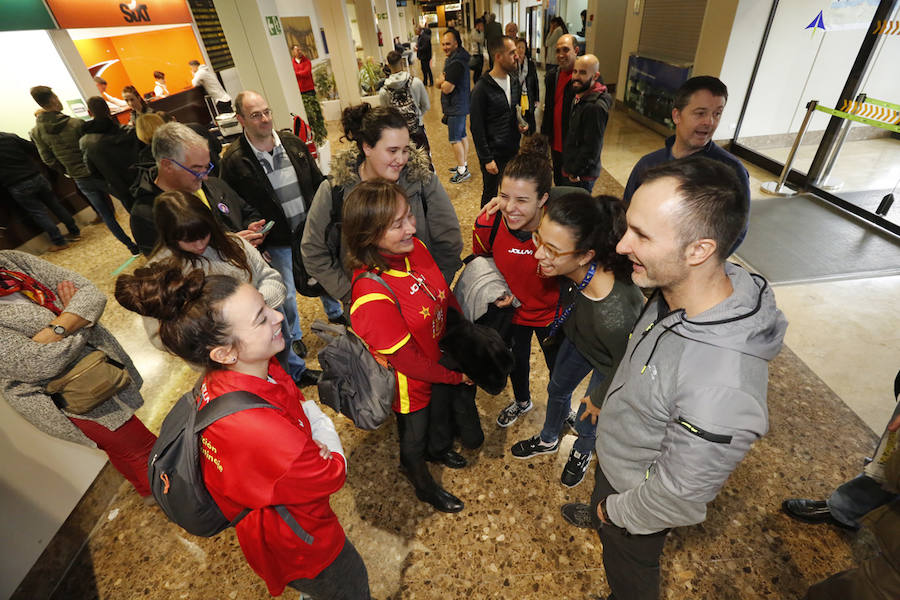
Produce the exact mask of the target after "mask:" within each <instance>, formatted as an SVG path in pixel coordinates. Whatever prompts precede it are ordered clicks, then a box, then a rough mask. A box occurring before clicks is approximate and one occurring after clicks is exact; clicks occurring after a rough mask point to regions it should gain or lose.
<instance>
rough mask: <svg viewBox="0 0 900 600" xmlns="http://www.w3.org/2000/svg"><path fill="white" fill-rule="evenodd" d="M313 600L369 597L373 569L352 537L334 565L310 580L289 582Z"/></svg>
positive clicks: (345, 543)
mask: <svg viewBox="0 0 900 600" xmlns="http://www.w3.org/2000/svg"><path fill="white" fill-rule="evenodd" d="M288 586H289V587H292V588H294V589H295V590H298V591H300V592H302V593H304V594H309V595H310V596H312V597H313V600H369V599H370V598H371V597H372V596H371V595H370V593H369V572H368V571H367V570H366V563H364V562H363V559H362V557H361V556H360V555H359V552H357V551H356V548H355V547H354V546H353V544H351V543H350V540H349V539H347V538H344V547H343V548H342V549H341V553H340V554H338V555H337V558H335V559H334V560H333V561H331V564H330V565H328V566H327V567H325V568H324V569H323V570H322V572H321V573H319V574H318V575H316V576H315V577H312V578H310V579H295V580H294V581H292V582H290V583H289V584H288Z"/></svg>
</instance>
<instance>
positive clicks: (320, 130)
mask: <svg viewBox="0 0 900 600" xmlns="http://www.w3.org/2000/svg"><path fill="white" fill-rule="evenodd" d="M300 97H301V98H303V107H304V108H305V109H306V118H307V119H309V126H310V127H311V128H312V131H313V139H314V140H315V142H316V145H317V146H318V145H319V144H321V143H322V142H324V141H325V140H326V139H327V138H328V130H327V129H326V128H325V117H323V116H322V105H321V104H319V99H318V98H316V97H315V96H312V95H310V94H300Z"/></svg>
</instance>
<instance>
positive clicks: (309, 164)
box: [222, 129, 324, 246]
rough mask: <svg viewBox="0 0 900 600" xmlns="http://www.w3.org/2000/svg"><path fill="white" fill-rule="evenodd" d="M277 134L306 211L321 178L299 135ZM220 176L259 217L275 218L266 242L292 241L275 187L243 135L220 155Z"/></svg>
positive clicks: (270, 219)
mask: <svg viewBox="0 0 900 600" xmlns="http://www.w3.org/2000/svg"><path fill="white" fill-rule="evenodd" d="M278 137H279V139H281V145H282V146H284V150H285V152H287V155H288V157H289V158H290V159H291V164H292V165H294V171H295V172H296V173H297V182H298V183H299V184H300V194H302V196H303V206H304V207H305V209H306V212H307V214H308V213H309V207H310V206H312V200H313V196H315V194H316V190H318V189H319V184H320V183H322V179H324V178H323V177H322V173H321V172H320V171H319V167H318V165H316V161H315V160H314V159H313V157H312V155H311V154H310V153H309V150H308V149H307V147H306V144H304V143H303V142H302V141H300V138H298V137H297V136H295V135H294V134H293V133H291V132H289V131H287V130H286V129H284V130H281V131H279V132H278ZM222 179H224V180H225V181H226V182H228V185H230V186H231V187H232V188H233V189H234V191H236V192H237V193H238V195H239V196H240V197H241V198H243V199H244V201H245V202H246V203H247V204H249V205H250V206H252V207H253V208H254V209H256V211H257V212H259V213H260V214H261V215H262V218H264V219H266V220H267V221H275V227H273V228H272V230H271V231H270V232H269V235H268V236H267V237H266V242H265V243H266V244H267V245H270V246H290V245H291V244H292V243H293V239H294V235H295V232H293V231H291V230H290V224H289V222H288V219H287V217H286V216H284V211H283V210H282V208H281V204H280V203H279V202H278V196H277V195H276V194H275V189H274V188H273V187H272V184H271V183H270V182H269V178H268V176H267V175H266V172H265V171H264V170H263V168H262V166H261V165H260V164H259V161H258V160H257V159H256V155H255V153H254V151H253V148H252V147H251V146H250V142H249V141H248V140H247V136H244V135H242V136H240V138H238V140H236V141H235V142H232V143H231V145H229V146H228V150H226V151H225V156H223V157H222Z"/></svg>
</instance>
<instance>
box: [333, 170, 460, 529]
mask: <svg viewBox="0 0 900 600" xmlns="http://www.w3.org/2000/svg"><path fill="white" fill-rule="evenodd" d="M415 233H416V217H415V215H413V212H412V209H411V207H410V203H409V201H408V200H407V198H406V193H405V192H404V191H403V188H401V187H400V186H399V185H397V184H396V183H392V182H389V181H387V180H384V179H375V180H371V181H364V182H363V183H360V184H359V185H357V186H356V187H355V188H354V189H353V191H352V192H351V193H350V194H349V195H348V196H347V198H346V199H345V200H344V212H343V231H342V239H343V247H344V249H345V252H346V254H345V256H346V263H347V267H348V268H349V269H350V270H351V271H352V291H351V296H352V302H351V306H350V320H351V322H352V323H353V330H354V331H355V332H356V333H357V334H358V335H359V336H360V337H361V338H362V340H363V341H364V342H365V343H366V345H367V346H368V347H369V349H370V351H371V352H372V353H373V354H374V355H376V358H378V357H379V355H380V357H382V358H384V359H386V360H387V362H388V363H389V364H390V365H391V367H393V369H394V373H395V375H396V380H397V387H396V392H395V397H394V405H393V408H394V412H395V413H396V415H397V428H398V432H399V437H400V463H401V465H402V466H403V468H404V469H405V471H406V476H407V477H409V479H410V481H411V482H412V484H413V486H414V487H415V490H416V496H417V497H418V498H419V499H420V500H422V501H423V502H427V503H429V504H431V505H432V506H434V507H435V508H436V509H437V510H439V511H442V512H448V513H454V512H459V511H461V510H462V509H463V503H462V501H460V500H459V498H457V497H456V496H454V495H453V494H451V493H450V492H448V491H446V490H445V489H444V488H442V487H441V486H440V485H439V484H438V483H437V482H435V480H434V479H433V478H432V476H431V473H430V472H429V470H428V466H427V465H426V462H425V461H426V460H433V461H436V462H442V463H443V464H445V465H447V466H450V467H452V468H460V467H463V466H465V464H466V461H465V459H464V458H463V457H462V456H461V455H459V454H458V453H456V452H455V451H453V449H452V444H453V428H452V427H453V426H452V423H451V421H452V419H451V416H450V414H448V413H449V412H450V411H449V403H448V402H446V401H445V400H446V399H444V398H436V397H435V394H436V393H438V390H440V389H443V390H445V391H446V390H447V388H451V389H452V387H451V386H455V385H459V384H462V383H464V384H468V385H471V384H472V382H471V380H470V379H468V378H467V377H466V376H465V375H463V374H462V373H458V372H456V371H450V370H449V369H447V368H445V367H444V366H442V365H441V364H440V363H439V362H438V361H439V360H440V358H441V350H440V348H439V347H438V341H439V340H440V338H441V336H442V335H443V334H444V329H445V326H446V317H447V311H448V310H450V309H454V310H460V308H459V304H458V303H457V302H456V299H455V297H454V296H453V293H452V292H451V291H450V288H449V287H448V285H447V282H446V281H445V280H444V276H443V275H442V274H441V270H440V269H439V268H438V265H437V263H435V261H434V259H433V258H432V257H431V254H430V253H429V252H428V249H427V248H426V247H425V244H423V243H422V241H421V240H420V239H418V238H417V237H416V236H415ZM460 312H461V311H460ZM436 384H448V385H443V386H439V385H436ZM476 417H477V415H476Z"/></svg>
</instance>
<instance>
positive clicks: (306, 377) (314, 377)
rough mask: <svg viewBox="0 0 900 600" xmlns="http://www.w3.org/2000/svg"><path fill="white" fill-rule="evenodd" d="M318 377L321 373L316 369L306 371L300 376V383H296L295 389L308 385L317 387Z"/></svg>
mask: <svg viewBox="0 0 900 600" xmlns="http://www.w3.org/2000/svg"><path fill="white" fill-rule="evenodd" d="M320 377H322V371H319V370H318V369H306V370H305V371H303V373H301V374H300V381H298V382H297V387H301V388H302V387H308V386H310V385H317V384H318V383H319V378H320Z"/></svg>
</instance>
